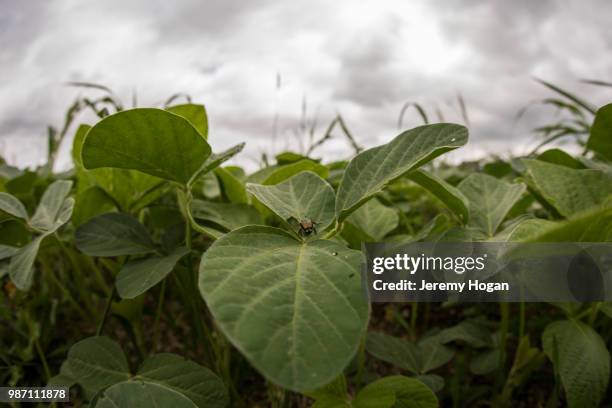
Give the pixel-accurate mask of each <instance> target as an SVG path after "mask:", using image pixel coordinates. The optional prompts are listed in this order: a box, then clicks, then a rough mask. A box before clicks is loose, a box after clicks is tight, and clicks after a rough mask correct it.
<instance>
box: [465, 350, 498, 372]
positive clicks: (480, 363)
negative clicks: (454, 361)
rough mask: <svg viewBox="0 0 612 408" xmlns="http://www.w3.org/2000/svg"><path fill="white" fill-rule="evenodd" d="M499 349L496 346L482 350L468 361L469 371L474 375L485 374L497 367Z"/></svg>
mask: <svg viewBox="0 0 612 408" xmlns="http://www.w3.org/2000/svg"><path fill="white" fill-rule="evenodd" d="M499 359H500V351H499V349H498V348H493V349H488V350H484V351H482V352H480V353H478V354H476V355H475V356H474V357H473V358H472V361H470V371H471V372H472V373H474V374H476V375H485V374H489V373H492V372H493V371H496V370H498V369H499Z"/></svg>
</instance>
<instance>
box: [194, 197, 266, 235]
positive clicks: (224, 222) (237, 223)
mask: <svg viewBox="0 0 612 408" xmlns="http://www.w3.org/2000/svg"><path fill="white" fill-rule="evenodd" d="M191 211H192V214H193V216H194V217H195V218H197V219H201V220H206V221H210V222H213V223H215V224H217V225H220V226H222V227H223V228H225V229H227V230H228V231H231V230H233V229H236V228H240V227H244V226H245V225H257V224H261V223H262V220H261V216H260V215H259V212H257V210H256V209H255V208H253V207H251V206H250V205H246V204H231V203H217V202H213V201H204V200H197V199H196V200H193V202H192V203H191Z"/></svg>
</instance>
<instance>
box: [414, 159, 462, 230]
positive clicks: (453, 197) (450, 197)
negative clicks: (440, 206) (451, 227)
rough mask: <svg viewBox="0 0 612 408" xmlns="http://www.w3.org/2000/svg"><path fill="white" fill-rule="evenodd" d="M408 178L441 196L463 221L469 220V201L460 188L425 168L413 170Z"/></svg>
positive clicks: (438, 196) (441, 199) (445, 203)
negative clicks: (424, 169)
mask: <svg viewBox="0 0 612 408" xmlns="http://www.w3.org/2000/svg"><path fill="white" fill-rule="evenodd" d="M408 178H409V179H410V180H412V181H414V182H415V183H417V184H418V185H420V186H421V187H423V188H424V189H426V190H428V191H429V192H431V193H432V194H433V195H435V196H436V197H437V198H439V199H440V201H442V202H443V203H444V205H446V206H447V207H448V208H449V210H451V211H452V212H453V213H454V214H455V216H456V217H457V218H458V219H459V220H460V221H461V222H462V223H464V224H465V223H467V222H468V220H469V210H468V205H469V202H468V199H467V198H466V197H465V196H464V195H463V193H461V191H460V190H459V189H457V188H456V187H453V186H452V185H450V184H448V183H447V182H446V181H444V180H442V179H441V178H439V177H437V176H434V175H433V174H431V173H428V172H426V171H423V170H417V171H413V172H412V173H410V174H409V175H408Z"/></svg>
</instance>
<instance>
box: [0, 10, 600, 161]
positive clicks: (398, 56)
mask: <svg viewBox="0 0 612 408" xmlns="http://www.w3.org/2000/svg"><path fill="white" fill-rule="evenodd" d="M0 3H1V5H2V8H3V13H2V14H1V15H0V75H1V76H2V78H7V80H5V81H3V82H2V83H0V112H2V114H1V115H0V153H2V152H4V154H5V155H7V157H8V158H9V160H10V161H11V162H14V163H17V164H20V165H32V164H34V163H37V162H39V161H40V160H41V159H42V158H43V157H44V148H45V145H44V139H43V136H44V135H45V129H46V125H47V124H48V123H57V124H59V122H61V120H62V117H63V111H64V109H65V108H66V107H67V106H68V105H69V104H70V103H71V101H72V100H73V99H74V98H75V97H76V96H77V95H79V94H85V93H87V92H84V91H82V90H78V89H74V88H69V87H65V86H64V85H63V84H64V83H65V82H66V81H69V80H83V81H93V82H100V83H103V84H105V85H108V86H110V87H112V88H113V89H115V90H116V92H117V93H118V94H119V95H120V96H121V97H122V98H124V100H125V101H129V100H130V98H131V95H132V93H133V92H136V93H137V94H138V100H139V102H140V103H141V104H159V103H161V102H162V101H163V100H165V99H166V98H167V97H168V96H169V95H171V94H173V93H175V92H187V93H189V94H191V95H192V96H193V98H194V99H195V100H196V101H199V102H203V103H206V105H207V107H208V110H209V116H210V120H211V138H210V140H211V143H212V144H213V147H214V148H215V149H222V148H225V147H228V146H229V145H231V144H233V143H237V142H239V141H243V140H244V141H246V142H247V150H246V152H245V154H244V155H243V156H244V157H245V158H246V159H245V160H248V161H253V160H254V159H255V158H256V157H257V156H258V155H259V154H260V153H261V152H263V151H266V152H271V151H274V150H275V151H278V150H282V149H285V148H295V147H296V146H300V143H298V136H296V135H298V134H299V133H300V131H299V129H300V116H301V113H300V112H301V106H302V101H303V100H304V98H305V99H306V101H307V109H308V110H307V116H308V118H309V120H314V119H315V118H316V120H317V123H318V124H319V127H318V133H317V135H318V136H320V134H321V133H322V132H323V130H324V128H325V127H326V125H327V123H328V121H329V120H331V118H332V117H333V116H334V115H335V114H336V113H337V112H339V113H341V114H342V115H343V117H344V118H345V120H346V122H347V123H348V125H349V127H350V128H351V130H352V132H353V133H354V134H355V136H356V137H357V138H358V139H359V141H360V142H361V143H363V144H365V145H373V144H375V143H380V142H383V141H386V140H388V139H389V138H391V137H392V136H394V135H395V134H396V133H397V129H396V123H397V116H398V114H399V111H400V108H401V106H402V104H403V103H404V102H406V101H414V102H419V103H421V104H423V105H424V106H425V107H426V108H427V109H428V111H429V112H430V114H431V115H432V116H433V111H434V110H435V108H436V107H437V108H439V109H440V110H442V111H443V112H444V114H445V119H446V120H451V121H458V120H461V117H460V114H459V113H458V109H457V103H456V97H457V95H458V94H459V93H460V94H461V95H462V96H463V97H464V98H465V100H466V102H467V105H468V111H469V115H470V125H471V134H472V140H471V143H470V145H469V147H468V148H467V149H463V153H460V154H463V155H464V156H465V157H473V156H477V155H482V154H486V153H487V152H489V153H491V152H492V153H500V151H502V152H505V151H510V150H512V151H516V150H517V149H519V150H520V149H521V148H522V147H521V146H525V145H526V144H528V142H529V141H530V138H531V136H530V133H529V130H530V129H531V128H533V127H534V126H535V125H536V124H539V123H542V121H543V120H546V117H547V115H549V114H550V111H548V110H544V109H534V110H532V111H530V112H529V114H528V115H527V116H525V117H524V118H523V119H522V120H521V121H520V122H518V123H516V121H515V114H516V112H517V111H518V110H519V109H520V108H522V107H523V106H524V105H526V104H527V103H529V102H530V101H532V100H537V99H539V98H542V97H544V96H547V95H549V93H548V91H547V90H546V89H545V88H544V87H542V86H541V85H539V84H537V83H536V82H535V81H533V77H534V76H538V77H542V78H546V79H549V80H551V81H553V82H556V83H558V84H560V85H561V86H563V87H567V88H568V89H570V90H572V91H575V92H577V93H581V94H584V95H586V96H587V97H588V99H590V100H592V101H593V103H595V104H603V103H605V102H607V101H609V99H610V97H612V93H611V92H610V90H609V89H604V88H596V87H592V86H589V85H585V84H582V83H580V82H579V81H578V79H579V78H584V77H589V78H599V79H604V80H610V79H611V78H610V75H611V73H612V32H611V31H610V30H609V29H608V25H609V21H607V16H609V15H610V11H612V10H611V9H612V6H611V5H610V4H609V2H608V1H606V0H596V1H594V2H590V3H588V6H587V5H586V4H585V3H584V2H581V1H578V0H576V1H567V2H555V1H550V0H549V1H541V2H531V1H519V2H472V1H466V0H452V1H450V2H448V1H445V2H441V1H433V2H431V1H425V0H421V1H415V2H405V1H401V0H388V1H363V2H351V1H349V0H338V1H336V2H334V3H329V2H325V1H323V0H314V1H309V2H306V1H297V2H271V1H269V0H256V1H250V2H238V1H211V2H198V1H195V0H187V1H181V2H170V3H168V2H162V1H144V0H137V1H116V0H111V1H106V2H97V3H82V2H74V1H73V0H50V1H47V2H44V3H36V4H35V3H32V2H11V1H9V0H0ZM277 73H280V75H281V77H282V86H281V88H280V89H276V86H275V82H276V75H277ZM275 115H278V117H279V121H278V130H277V136H276V138H273V136H272V135H273V118H274V116H275ZM83 120H91V118H87V117H84V118H83ZM404 123H405V124H406V126H412V125H417V124H420V123H419V119H418V117H417V115H416V114H415V113H414V112H412V111H409V112H408V113H407V115H406V118H405V121H404ZM302 142H303V141H302ZM302 144H303V143H302ZM345 149H346V147H345V143H344V142H343V141H342V140H340V139H339V140H337V141H334V142H333V143H330V144H329V145H328V146H326V147H325V148H324V149H322V150H321V152H320V153H321V154H329V155H330V157H332V156H333V157H335V158H338V157H340V156H342V155H346V154H348V150H345ZM64 165H67V163H64Z"/></svg>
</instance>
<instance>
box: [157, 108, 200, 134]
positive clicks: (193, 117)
mask: <svg viewBox="0 0 612 408" xmlns="http://www.w3.org/2000/svg"><path fill="white" fill-rule="evenodd" d="M166 110H167V111H168V112H172V113H174V114H175V115H179V116H181V117H183V118H185V119H187V120H188V121H189V123H191V125H192V126H193V127H194V128H195V129H196V130H197V131H198V132H200V134H201V135H202V136H204V138H205V139H207V138H208V116H207V115H206V108H205V107H204V105H197V104H195V103H186V104H183V105H175V106H171V107H169V108H166Z"/></svg>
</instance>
